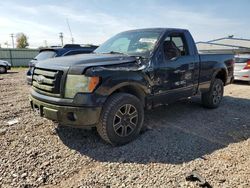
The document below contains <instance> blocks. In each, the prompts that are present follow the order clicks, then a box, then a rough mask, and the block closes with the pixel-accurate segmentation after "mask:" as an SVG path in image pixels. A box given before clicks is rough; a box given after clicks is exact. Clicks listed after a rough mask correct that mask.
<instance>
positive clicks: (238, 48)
mask: <svg viewBox="0 0 250 188" xmlns="http://www.w3.org/2000/svg"><path fill="white" fill-rule="evenodd" d="M196 45H197V48H198V50H199V51H200V52H201V53H230V54H231V53H233V54H242V53H249V54H250V39H241V38H234V37H233V36H228V37H225V38H220V39H215V40H211V41H208V42H197V43H196Z"/></svg>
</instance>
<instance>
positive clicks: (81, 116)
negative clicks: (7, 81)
mask: <svg viewBox="0 0 250 188" xmlns="http://www.w3.org/2000/svg"><path fill="white" fill-rule="evenodd" d="M30 104H31V108H32V109H33V110H34V111H36V112H37V113H38V114H39V115H40V116H42V117H45V118H47V119H50V120H55V121H57V122H58V123H60V124H61V125H65V126H72V127H92V126H95V124H97V123H98V121H99V117H100V114H101V109H102V108H101V107H75V106H63V105H55V104H50V103H47V102H43V101H41V100H38V99H35V98H34V97H32V96H30Z"/></svg>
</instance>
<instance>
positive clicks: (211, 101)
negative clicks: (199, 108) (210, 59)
mask: <svg viewBox="0 0 250 188" xmlns="http://www.w3.org/2000/svg"><path fill="white" fill-rule="evenodd" d="M223 93H224V83H223V82H222V80H221V79H215V80H214V81H213V83H212V85H211V87H210V89H209V91H208V92H207V93H203V94H202V96H201V99H202V104H203V106H204V107H207V108H217V107H219V105H220V103H221V100H222V98H223Z"/></svg>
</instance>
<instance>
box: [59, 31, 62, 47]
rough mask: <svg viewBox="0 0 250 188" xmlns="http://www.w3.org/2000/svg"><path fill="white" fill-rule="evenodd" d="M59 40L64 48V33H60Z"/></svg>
mask: <svg viewBox="0 0 250 188" xmlns="http://www.w3.org/2000/svg"><path fill="white" fill-rule="evenodd" d="M59 38H60V39H61V44H62V46H63V33H62V32H61V33H59Z"/></svg>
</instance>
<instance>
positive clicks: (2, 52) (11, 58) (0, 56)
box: [0, 48, 39, 67]
mask: <svg viewBox="0 0 250 188" xmlns="http://www.w3.org/2000/svg"><path fill="white" fill-rule="evenodd" d="M38 53H39V50H33V49H9V48H0V60H5V61H8V62H9V63H11V65H12V66H13V67H20V66H28V65H29V62H30V60H31V59H33V58H34V57H35V56H36V55H37V54H38Z"/></svg>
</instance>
